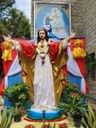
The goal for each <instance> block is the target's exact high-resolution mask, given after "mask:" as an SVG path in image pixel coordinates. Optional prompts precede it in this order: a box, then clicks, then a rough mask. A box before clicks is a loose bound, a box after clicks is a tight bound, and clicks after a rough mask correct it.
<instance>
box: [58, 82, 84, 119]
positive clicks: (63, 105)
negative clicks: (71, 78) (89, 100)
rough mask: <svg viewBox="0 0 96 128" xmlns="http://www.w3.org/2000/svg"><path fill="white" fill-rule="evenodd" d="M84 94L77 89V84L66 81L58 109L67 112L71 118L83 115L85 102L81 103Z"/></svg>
mask: <svg viewBox="0 0 96 128" xmlns="http://www.w3.org/2000/svg"><path fill="white" fill-rule="evenodd" d="M84 99H85V95H84V93H83V92H82V91H80V90H79V88H78V85H77V84H73V85H72V84H71V83H70V82H67V83H66V85H65V87H64V89H63V92H62V96H61V102H60V103H59V105H58V106H59V107H60V109H63V110H64V111H65V113H69V114H70V115H71V116H72V117H73V118H75V117H76V118H78V117H79V118H80V117H82V116H83V115H84V112H85V110H86V107H85V106H86V104H85V103H83V100H84Z"/></svg>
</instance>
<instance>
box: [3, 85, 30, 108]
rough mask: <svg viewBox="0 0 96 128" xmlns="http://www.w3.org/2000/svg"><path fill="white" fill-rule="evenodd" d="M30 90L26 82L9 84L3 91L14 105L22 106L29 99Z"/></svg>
mask: <svg viewBox="0 0 96 128" xmlns="http://www.w3.org/2000/svg"><path fill="white" fill-rule="evenodd" d="M28 91H29V87H28V86H27V85H25V84H24V83H15V85H14V86H9V87H8V88H6V89H4V91H3V92H4V95H5V96H6V97H7V98H8V100H9V101H10V102H11V103H12V105H13V107H21V106H24V105H25V104H26V102H27V101H28V100H29V95H28Z"/></svg>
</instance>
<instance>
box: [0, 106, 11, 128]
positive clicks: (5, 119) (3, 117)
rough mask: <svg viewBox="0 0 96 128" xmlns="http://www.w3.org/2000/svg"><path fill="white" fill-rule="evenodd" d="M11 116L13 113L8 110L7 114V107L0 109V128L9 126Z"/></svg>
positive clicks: (8, 127)
mask: <svg viewBox="0 0 96 128" xmlns="http://www.w3.org/2000/svg"><path fill="white" fill-rule="evenodd" d="M12 117H13V114H12V112H10V114H7V109H6V108H5V109H4V110H1V111H0V128H10V126H11V124H12Z"/></svg>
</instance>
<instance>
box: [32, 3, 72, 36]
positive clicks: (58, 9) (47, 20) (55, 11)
mask: <svg viewBox="0 0 96 128" xmlns="http://www.w3.org/2000/svg"><path fill="white" fill-rule="evenodd" d="M41 27H50V28H51V32H52V33H53V34H54V35H55V36H57V37H59V38H66V37H67V36H68V35H69V34H70V14H69V4H52V3H50V4H46V3H35V28H34V30H35V33H34V35H35V37H36V36H37V35H36V34H37V31H38V29H40V28H41Z"/></svg>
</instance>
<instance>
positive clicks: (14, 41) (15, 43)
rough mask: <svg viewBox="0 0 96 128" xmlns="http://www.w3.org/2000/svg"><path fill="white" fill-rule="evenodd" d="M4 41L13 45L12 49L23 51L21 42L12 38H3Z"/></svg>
mask: <svg viewBox="0 0 96 128" xmlns="http://www.w3.org/2000/svg"><path fill="white" fill-rule="evenodd" d="M3 38H4V40H5V41H7V42H10V43H11V47H12V49H16V50H21V48H20V45H19V42H18V41H16V40H13V39H11V38H10V37H6V36H3Z"/></svg>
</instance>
